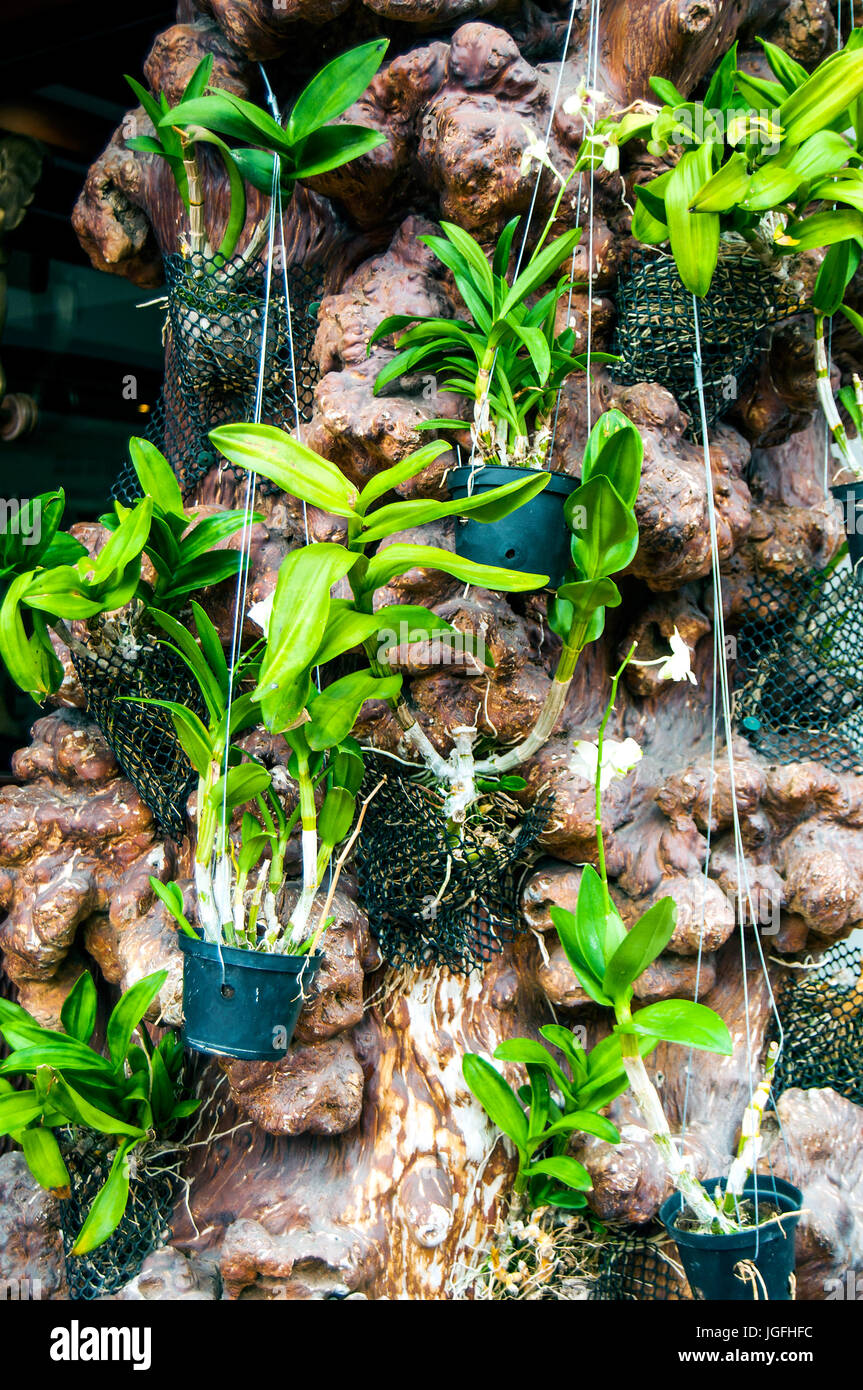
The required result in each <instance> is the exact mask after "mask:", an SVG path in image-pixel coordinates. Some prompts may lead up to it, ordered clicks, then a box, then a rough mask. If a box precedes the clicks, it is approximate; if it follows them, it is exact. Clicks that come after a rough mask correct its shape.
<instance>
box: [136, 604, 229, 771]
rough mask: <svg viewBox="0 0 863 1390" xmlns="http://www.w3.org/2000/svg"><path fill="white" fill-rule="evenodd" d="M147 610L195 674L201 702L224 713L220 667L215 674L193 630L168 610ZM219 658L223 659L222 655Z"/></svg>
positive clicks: (218, 713)
mask: <svg viewBox="0 0 863 1390" xmlns="http://www.w3.org/2000/svg"><path fill="white" fill-rule="evenodd" d="M149 612H150V616H151V617H152V618H153V619H154V620H155V622H156V623H158V625H159V627H160V628H161V629H162V631H163V632H166V633H167V634H168V636H169V637H170V638H171V642H172V644H173V646H174V648H175V649H176V650H177V651H178V652H179V654H180V656H181V657H182V658H183V660H184V662H185V663H186V665H187V666H188V668H189V670H190V671H191V672H192V675H193V676H194V677H195V680H196V681H197V683H198V686H199V688H200V691H201V694H202V695H203V697H204V702H205V704H206V706H207V709H208V710H209V713H210V718H211V719H213V720H215V719H218V718H220V717H221V715H222V714H223V713H224V709H225V694H226V692H225V690H224V689H223V685H222V680H221V675H222V672H221V669H219V671H218V674H217V673H216V672H214V671H213V670H211V668H210V663H209V662H208V661H207V658H206V657H205V656H204V653H203V652H202V650H201V648H200V647H199V646H198V644H197V642H196V641H195V639H194V637H193V636H192V634H191V633H190V632H189V631H188V630H187V629H186V628H185V627H183V624H182V623H178V622H177V619H176V618H174V617H172V616H171V614H170V613H165V612H163V611H162V610H161V609H160V608H151V609H150V610H149ZM220 649H221V644H220ZM222 660H223V661H224V656H223V658H222ZM169 707H170V708H172V709H176V704H174V705H169ZM187 713H189V714H192V711H191V710H189V711H187ZM195 717H196V716H195ZM198 723H199V724H200V731H199V732H200V735H201V737H202V738H203V739H205V740H206V737H207V732H206V730H205V729H204V726H203V724H201V723H200V720H198ZM193 762H194V759H193ZM195 766H196V768H197V764H195ZM198 770H200V769H198Z"/></svg>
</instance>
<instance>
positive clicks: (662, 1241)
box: [590, 1235, 690, 1303]
mask: <svg viewBox="0 0 863 1390" xmlns="http://www.w3.org/2000/svg"><path fill="white" fill-rule="evenodd" d="M676 1259H677V1251H676V1249H675V1248H674V1246H673V1245H672V1243H671V1242H670V1241H669V1240H668V1239H667V1238H665V1237H660V1238H659V1239H658V1240H657V1239H655V1238H654V1239H650V1238H649V1237H648V1236H643V1235H625V1236H621V1237H614V1238H612V1239H610V1240H609V1241H608V1242H607V1244H605V1245H604V1246H603V1252H602V1258H601V1262H600V1266H599V1273H598V1274H597V1277H596V1281H595V1283H594V1285H593V1288H592V1289H591V1292H590V1299H591V1301H592V1302H618V1303H666V1302H670V1301H675V1302H679V1301H680V1300H681V1299H685V1298H689V1297H690V1294H689V1290H688V1288H687V1285H686V1281H685V1280H684V1279H683V1277H682V1276H681V1275H680V1274H678V1273H677V1272H676V1271H675V1269H674V1266H673V1264H672V1263H671V1261H676Z"/></svg>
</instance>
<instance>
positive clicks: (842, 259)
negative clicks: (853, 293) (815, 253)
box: [812, 239, 861, 316]
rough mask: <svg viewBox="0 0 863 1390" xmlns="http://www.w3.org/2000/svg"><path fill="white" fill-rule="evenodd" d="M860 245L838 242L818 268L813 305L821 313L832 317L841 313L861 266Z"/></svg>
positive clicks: (813, 292) (857, 243) (851, 242)
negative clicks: (849, 288)
mask: <svg viewBox="0 0 863 1390" xmlns="http://www.w3.org/2000/svg"><path fill="white" fill-rule="evenodd" d="M860 256H861V250H860V244H859V242H857V241H851V240H850V239H849V240H848V241H837V242H836V243H835V244H834V245H833V246H831V247H829V248H828V251H827V254H826V255H825V257H824V260H823V261H822V262H821V265H820V266H819V267H818V274H817V276H816V278H815V288H814V290H813V291H812V304H813V306H814V308H816V309H817V310H818V311H819V313H822V314H827V315H828V316H831V315H833V314H835V313H837V312H838V311H839V308H840V306H841V304H842V299H843V296H844V294H845V290H846V289H847V287H848V285H849V283H850V281H851V279H852V278H853V276H854V273H855V271H856V270H857V267H858V265H859V264H860Z"/></svg>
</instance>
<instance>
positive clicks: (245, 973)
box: [179, 935, 323, 1062]
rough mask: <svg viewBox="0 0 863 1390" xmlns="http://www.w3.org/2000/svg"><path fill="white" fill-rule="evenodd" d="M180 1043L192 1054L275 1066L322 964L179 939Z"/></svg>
mask: <svg viewBox="0 0 863 1390" xmlns="http://www.w3.org/2000/svg"><path fill="white" fill-rule="evenodd" d="M179 941H180V948H181V950H182V951H183V955H184V957H185V959H184V961H183V1012H184V1014H185V1020H186V1021H185V1026H184V1029H183V1041H184V1043H185V1045H186V1047H190V1048H192V1049H193V1051H195V1052H209V1053H212V1054H213V1055H215V1056H220V1057H241V1058H243V1059H244V1060H245V1061H247V1062H278V1061H280V1060H281V1059H282V1058H283V1057H284V1055H285V1050H286V1049H287V1048H288V1047H289V1046H290V1043H291V1040H292V1038H293V1036H294V1029H295V1028H296V1026H297V1018H298V1017H299V1013H300V1009H301V1008H302V1005H303V1004H304V1002H305V1001H306V999H307V998H308V996H309V991H310V988H311V984H312V981H313V980H314V978H315V975H316V973H317V970H318V967H319V965H320V963H321V961H322V960H323V956H322V954H321V953H320V952H315V954H314V955H311V956H309V955H302V956H281V955H268V954H265V953H264V952H263V951H248V950H240V949H238V948H237V947H235V946H219V945H215V944H214V943H213V942H211V941H201V940H199V939H197V938H192V937H191V936H186V935H181V936H180V938H179Z"/></svg>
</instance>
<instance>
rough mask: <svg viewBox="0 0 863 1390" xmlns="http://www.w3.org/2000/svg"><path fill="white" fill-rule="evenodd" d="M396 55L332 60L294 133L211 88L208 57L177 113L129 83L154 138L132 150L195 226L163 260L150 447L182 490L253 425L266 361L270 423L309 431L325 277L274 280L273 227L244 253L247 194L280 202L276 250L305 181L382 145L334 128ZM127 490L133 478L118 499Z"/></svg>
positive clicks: (373, 52)
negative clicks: (220, 206)
mask: <svg viewBox="0 0 863 1390" xmlns="http://www.w3.org/2000/svg"><path fill="white" fill-rule="evenodd" d="M386 48H387V40H385V39H376V40H374V41H372V42H371V43H366V44H361V45H360V46H359V47H358V48H354V49H352V50H351V51H350V52H348V53H344V54H342V55H340V56H339V57H338V58H335V59H333V61H332V62H330V63H328V64H327V65H326V66H325V67H324V68H323V69H322V70H321V71H320V72H319V73H318V74H317V75H316V76H315V77H313V78H312V80H311V82H309V83H308V85H307V86H306V87H305V88H304V90H303V91H302V92H301V93H300V95H299V96H298V97H297V99H296V101H295V102H294V104H293V107H292V109H291V112H290V115H289V116H288V118H287V120H285V121H284V122H282V120H281V118H280V117H279V113H278V110H277V108H276V107H275V103H274V101H271V105H272V106H273V114H270V112H268V111H267V110H265V109H264V108H263V107H261V106H258V105H256V104H255V103H253V102H250V101H246V100H244V99H243V98H241V97H238V96H236V95H235V94H234V93H233V92H229V91H225V90H223V89H221V88H218V87H211V85H210V84H211V77H212V68H213V60H212V57H208V58H206V59H204V60H203V61H202V62H201V63H200V64H199V65H198V67H197V69H196V71H195V73H194V74H193V76H192V79H191V81H190V82H189V84H188V86H187V88H186V90H185V92H184V94H183V96H182V98H181V100H180V101H179V102H178V103H177V104H176V105H175V106H173V107H171V106H170V104H169V102H168V100H167V98H166V97H165V95H164V93H161V94H160V96H159V98H158V99H157V98H156V97H154V96H152V95H151V94H150V93H149V92H147V90H146V89H145V88H144V87H142V86H141V84H140V83H138V82H136V81H135V80H134V79H132V78H128V79H127V80H128V81H129V82H130V85H131V86H132V88H133V90H134V92H135V94H136V96H137V97H138V99H139V101H140V102H141V104H142V106H143V107H144V109H145V111H146V114H147V116H148V117H149V119H150V121H151V122H152V124H153V128H154V133H153V134H152V135H149V134H148V135H140V136H132V137H130V138H129V139H127V141H126V144H127V146H128V148H129V149H132V150H135V151H138V152H140V153H142V154H149V155H152V156H154V157H156V158H161V159H164V160H165V161H166V162H167V163H168V165H169V167H170V170H171V173H172V174H173V177H174V180H175V182H176V185H177V189H178V192H179V195H180V198H181V200H182V203H183V208H184V210H185V214H186V225H185V226H183V227H182V228H181V232H180V239H179V246H178V249H177V251H176V252H173V253H171V254H169V255H167V256H166V257H165V277H166V280H167V285H168V297H167V304H168V324H169V329H170V332H169V335H168V339H167V353H166V382H167V385H166V389H165V391H164V393H163V401H162V409H161V410H160V411H159V412H157V414H158V417H159V418H156V417H154V422H153V427H154V431H155V433H154V436H153V437H154V440H155V442H158V443H159V444H161V445H162V447H163V448H164V449H165V452H166V453H167V454H168V455H169V457H170V458H171V461H172V463H173V464H174V466H175V468H176V470H177V472H178V474H179V476H180V477H181V479H182V481H183V485H184V488H185V489H188V488H190V487H191V486H193V485H194V483H195V482H196V481H197V480H198V478H200V477H202V476H203V475H204V474H205V473H206V472H207V471H208V469H209V468H210V466H211V465H212V463H213V462H214V455H213V454H212V451H211V450H209V449H208V447H207V434H208V431H209V430H210V429H212V428H213V426H214V425H216V424H220V423H223V422H226V421H229V420H236V419H243V418H244V417H245V416H247V415H250V414H251V413H252V410H253V407H254V403H255V398H256V395H257V391H258V377H259V363H260V361H261V357H262V356H264V358H265V363H266V367H265V371H264V373H263V376H262V378H261V415H262V418H264V419H269V420H272V421H273V422H277V423H279V424H281V423H283V422H284V421H286V420H293V418H294V414H295V410H299V412H300V414H301V416H302V417H303V418H306V417H307V413H308V408H309V406H310V397H311V389H312V387H313V384H314V380H315V369H314V366H313V364H312V362H311V358H310V352H311V346H312V342H313V339H314V326H315V324H314V318H313V317H312V314H313V307H314V303H315V301H316V299H319V298H320V294H321V288H320V279H321V277H320V269H319V267H316V266H304V265H291V266H288V265H287V264H285V265H283V266H282V268H281V271H279V270H278V267H277V270H276V273H275V274H274V275H272V276H268V275H267V273H266V268H265V266H264V265H263V264H262V262H261V260H260V252H261V249H262V247H263V246H264V244H265V243H266V241H267V237H268V221H267V219H264V220H262V221H260V222H259V223H258V224H257V226H255V227H254V228H253V229H252V232H251V235H250V237H249V240H248V242H247V244H246V246H245V247H244V249H243V250H242V251H240V252H238V251H237V246H238V244H239V240H240V237H241V234H242V233H243V230H244V227H245V223H246V216H247V201H246V184H250V185H252V186H253V187H254V188H256V189H258V190H259V191H261V192H262V193H264V194H265V195H266V196H267V197H268V198H272V203H271V206H270V218H269V225H270V228H271V231H272V234H273V238H274V240H275V238H276V237H277V236H278V235H280V234H282V235H283V231H282V225H281V219H282V205H283V199H284V200H285V201H287V200H289V199H290V197H291V195H292V192H293V189H294V187H295V186H296V184H297V182H298V181H299V180H301V179H304V178H310V177H312V176H313V175H315V174H321V173H325V172H327V171H328V170H331V169H336V168H338V167H339V166H340V165H342V164H346V163H348V162H349V161H350V160H352V159H356V158H357V157H358V156H359V155H362V154H365V153H367V152H368V151H369V150H372V149H374V148H375V147H376V146H377V145H380V144H381V143H383V142H384V140H385V137H384V136H383V135H382V134H380V132H378V131H375V130H370V129H367V128H366V127H364V126H357V125H351V124H348V123H344V122H342V123H337V118H338V117H339V116H340V115H341V114H342V113H343V112H344V111H345V110H346V109H347V107H348V106H350V105H351V104H352V103H353V102H354V101H356V100H357V99H358V98H359V97H360V96H361V95H362V93H363V92H364V90H365V88H366V87H367V86H368V84H369V82H370V81H371V79H372V77H373V76H374V74H375V73H376V72H377V70H378V68H379V67H380V64H381V62H382V61H383V57H384V53H385V52H386ZM223 137H224V138H223ZM205 147H209V148H210V149H212V150H214V151H216V152H217V154H218V156H219V158H220V160H221V161H222V163H223V165H224V168H225V171H226V173H227V178H228V193H229V204H228V212H227V215H226V217H225V219H224V226H223V229H222V234H221V239H220V240H217V235H218V234H217V233H216V231H215V230H214V229H213V224H214V221H215V216H214V214H213V213H212V212H210V214H209V215H208V207H207V197H206V191H205V184H204V180H203V177H202V169H203V164H202V151H203V150H204V149H205ZM277 214H278V215H277ZM273 249H274V248H272V247H271V255H272V253H273ZM288 296H289V298H288ZM289 319H290V321H289ZM265 340H266V341H265ZM162 416H164V418H161V417H162ZM131 482H132V480H131V479H129V478H128V477H126V478H125V479H121V486H124V485H125V484H128V483H131ZM126 495H128V494H126Z"/></svg>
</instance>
